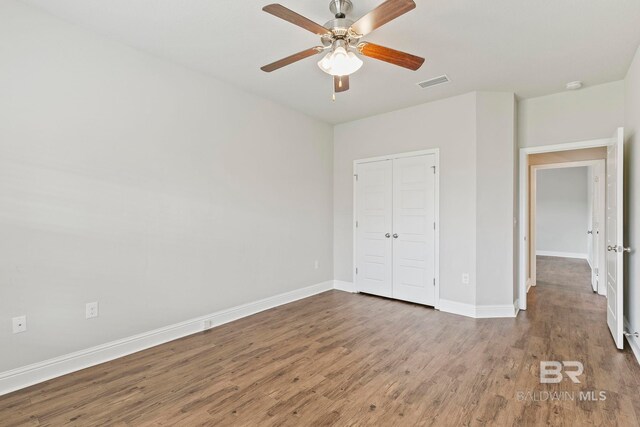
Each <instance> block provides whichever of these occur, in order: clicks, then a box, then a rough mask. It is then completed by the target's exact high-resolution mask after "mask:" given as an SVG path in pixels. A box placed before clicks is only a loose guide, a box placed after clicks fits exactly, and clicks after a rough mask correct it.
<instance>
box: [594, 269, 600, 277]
mask: <svg viewBox="0 0 640 427" xmlns="http://www.w3.org/2000/svg"><path fill="white" fill-rule="evenodd" d="M593 272H594V273H595V274H596V276H598V275H599V274H600V273H598V267H596V268H594V269H593Z"/></svg>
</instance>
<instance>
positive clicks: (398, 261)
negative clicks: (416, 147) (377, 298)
mask: <svg viewBox="0 0 640 427" xmlns="http://www.w3.org/2000/svg"><path fill="white" fill-rule="evenodd" d="M435 166H436V163H435V155H433V154H428V155H423V156H416V157H404V158H399V159H394V160H393V239H392V240H393V249H392V254H393V255H392V257H393V265H392V271H393V298H397V299H401V300H405V301H412V302H416V303H420V304H426V305H434V304H435V249H436V248H435V196H436V194H435Z"/></svg>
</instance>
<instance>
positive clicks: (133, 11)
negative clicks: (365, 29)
mask: <svg viewBox="0 0 640 427" xmlns="http://www.w3.org/2000/svg"><path fill="white" fill-rule="evenodd" d="M24 1H25V2H27V3H30V4H34V5H37V6H40V7H42V8H44V9H46V10H47V11H49V12H51V13H52V14H54V15H57V16H59V17H61V18H63V19H65V20H67V21H70V22H73V23H77V24H79V25H81V26H84V27H86V28H89V29H92V30H95V31H96V32H99V33H101V34H104V35H106V36H108V37H111V38H114V39H117V40H120V41H122V42H124V43H126V44H128V45H131V46H134V47H136V48H139V49H141V50H145V51H147V52H150V53H153V54H155V55H157V56H160V57H163V58H167V59H170V60H172V61H175V62H178V63H182V64H184V65H186V66H187V67H189V68H192V69H196V70H201V71H204V72H206V73H209V74H211V75H213V76H215V77H217V78H219V79H221V80H224V81H227V82H230V83H232V84H234V85H237V86H239V87H241V88H243V89H245V90H247V91H250V92H253V93H257V94H259V95H262V96H264V97H266V98H269V99H272V100H274V101H276V102H279V103H281V104H285V105H288V106H290V107H292V108H294V109H296V110H299V111H302V112H304V113H306V114H308V115H310V116H313V117H316V118H319V119H321V120H324V121H327V122H330V123H340V122H345V121H349V120H353V119H357V118H360V117H365V116H370V115H373V114H377V113H382V112H387V111H391V110H396V109H399V108H403V107H408V106H411V105H416V104H420V103H423V102H427V101H431V100H435V99H440V98H445V97H449V96H453V95H457V94H462V93H465V92H470V91H473V90H494V91H513V92H515V93H516V94H517V95H518V96H520V97H524V98H528V97H533V96H540V95H544V94H549V93H554V92H559V91H561V90H563V88H564V84H565V83H566V82H569V81H572V80H583V81H584V82H585V84H586V85H595V84H599V83H604V82H609V81H613V80H619V79H621V78H623V77H624V75H625V73H626V71H627V68H628V66H629V64H630V62H631V59H632V57H633V54H634V52H635V49H636V47H637V46H638V44H639V43H640V25H639V24H640V1H639V0H416V3H417V8H416V9H414V10H413V11H411V12H409V13H407V14H406V15H403V16H401V17H400V18H398V19H396V20H394V21H392V22H390V23H388V24H386V25H385V26H383V27H381V28H379V29H378V30H376V31H375V32H373V33H372V34H370V35H369V36H368V37H366V38H365V40H368V41H371V42H374V43H378V44H382V45H384V46H388V47H391V48H395V49H399V50H403V51H406V52H409V53H413V54H416V55H419V56H423V57H425V58H426V59H427V60H426V62H425V64H424V65H423V66H422V68H421V69H420V70H418V71H415V72H414V71H409V70H405V69H403V68H400V67H396V66H393V65H390V64H387V63H383V62H379V61H376V60H373V59H369V58H364V61H365V64H364V66H363V67H362V68H361V69H360V71H358V72H357V73H355V74H354V75H352V76H351V89H350V90H349V91H348V92H345V93H344V94H338V97H337V100H336V101H335V102H332V101H331V93H332V80H331V77H330V76H328V75H326V74H324V73H323V72H322V71H320V69H319V68H318V67H317V65H316V62H317V60H318V59H320V57H317V58H308V59H306V60H303V61H300V62H298V63H296V64H293V65H290V66H288V67H285V68H283V69H281V70H278V71H275V72H273V73H270V74H268V73H264V72H262V71H260V69H259V67H260V66H262V65H264V64H267V63H270V62H272V61H275V60H277V59H280V58H281V57H284V56H287V55H289V54H292V53H295V52H298V51H300V50H303V49H306V48H309V47H312V46H315V45H318V44H319V38H318V37H317V36H315V35H314V34H312V33H310V32H307V31H305V30H303V29H301V28H298V27H296V26H294V25H292V24H289V23H287V22H285V21H282V20H280V19H278V18H276V17H274V16H271V15H269V14H267V13H265V12H262V10H261V8H262V6H264V5H266V4H268V3H270V2H271V1H280V2H282V4H284V5H285V6H287V7H288V8H290V9H292V10H294V11H296V12H298V13H300V14H302V15H305V16H307V17H308V18H310V19H312V20H314V21H316V22H318V23H320V24H324V23H325V22H326V21H328V20H329V19H331V18H332V15H331V13H330V12H329V8H328V4H329V1H328V0H24ZM353 2H354V11H353V13H352V15H350V17H351V18H353V19H356V18H357V17H359V16H360V15H363V14H364V13H366V12H367V11H368V10H370V9H372V8H374V7H375V6H377V5H378V4H379V3H381V2H382V0H353ZM445 73H446V74H447V75H448V76H449V77H450V78H451V80H452V82H451V83H448V84H445V85H442V86H438V87H433V88H429V89H420V88H419V87H418V86H416V83H417V82H419V81H421V80H425V79H429V78H432V77H435V76H439V75H441V74H445Z"/></svg>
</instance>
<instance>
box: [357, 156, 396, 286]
mask: <svg viewBox="0 0 640 427" xmlns="http://www.w3.org/2000/svg"><path fill="white" fill-rule="evenodd" d="M356 179H357V181H356V213H357V214H356V269H357V271H356V289H357V290H358V291H360V292H367V293H371V294H375V295H381V296H386V297H391V296H392V291H391V289H392V288H391V283H392V282H391V281H392V270H391V268H392V265H391V264H392V258H391V246H392V243H391V241H392V239H391V232H392V222H391V218H392V216H391V215H392V191H393V190H392V184H391V183H392V161H391V160H382V161H377V162H371V163H362V164H358V165H357V166H356Z"/></svg>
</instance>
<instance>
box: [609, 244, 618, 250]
mask: <svg viewBox="0 0 640 427" xmlns="http://www.w3.org/2000/svg"><path fill="white" fill-rule="evenodd" d="M607 250H608V251H609V252H618V247H617V246H611V245H607Z"/></svg>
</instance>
